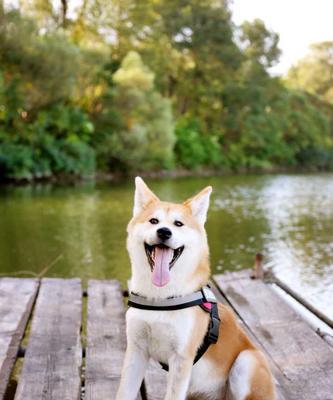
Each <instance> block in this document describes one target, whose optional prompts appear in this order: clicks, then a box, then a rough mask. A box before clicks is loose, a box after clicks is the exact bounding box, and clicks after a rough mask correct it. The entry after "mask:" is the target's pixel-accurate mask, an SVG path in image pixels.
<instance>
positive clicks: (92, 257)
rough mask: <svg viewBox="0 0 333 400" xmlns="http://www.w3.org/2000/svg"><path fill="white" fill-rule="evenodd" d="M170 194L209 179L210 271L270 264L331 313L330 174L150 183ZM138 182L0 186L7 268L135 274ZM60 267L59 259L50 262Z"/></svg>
mask: <svg viewBox="0 0 333 400" xmlns="http://www.w3.org/2000/svg"><path fill="white" fill-rule="evenodd" d="M147 182H148V184H149V185H150V186H151V188H152V189H153V190H154V191H155V192H156V193H157V194H158V195H159V196H160V197H161V198H162V199H164V200H172V201H182V200H184V199H185V198H187V197H189V196H191V195H193V194H194V193H195V192H198V191H199V190H200V189H201V188H203V187H204V186H206V185H212V186H213V188H214V193H213V196H212V202H211V208H210V211H209V217H208V222H207V231H208V238H209V244H210V249H211V264H212V270H213V272H221V271H224V270H238V269H242V268H248V267H251V266H252V264H253V259H254V255H255V253H257V252H259V251H260V252H262V253H263V254H264V255H265V264H266V265H267V266H268V267H272V268H273V270H274V272H275V273H276V274H277V275H278V276H279V277H280V278H281V279H282V280H284V281H285V282H287V283H288V284H289V285H290V286H292V287H293V288H294V289H295V290H296V291H298V292H300V293H301V294H302V295H303V296H304V297H306V298H307V299H308V300H310V301H311V302H313V303H314V304H315V305H316V306H317V307H319V308H320V309H321V310H323V311H324V312H325V313H326V314H327V315H329V316H330V317H333V300H332V299H333V174H313V175H257V176H248V175H243V176H225V177H205V178H179V179H163V180H152V179H148V180H147ZM132 200H133V182H132V180H131V181H126V182H122V183H117V184H115V183H112V184H105V183H103V184H100V183H93V182H88V183H80V184H77V185H75V186H68V187H60V186H52V185H50V184H46V185H45V184H44V185H34V186H22V187H9V186H3V187H0V273H1V275H13V274H15V275H16V276H29V275H31V274H32V273H39V272H40V271H42V270H43V269H44V268H45V267H48V266H50V265H52V267H51V268H50V269H49V270H48V273H47V275H48V276H62V277H73V276H79V277H81V278H83V279H84V281H86V280H87V279H88V278H117V279H120V280H121V281H122V282H123V283H125V282H126V279H127V278H128V277H129V274H130V270H129V262H128V258H127V253H126V250H125V238H126V232H125V231H126V224H127V222H128V220H129V219H130V216H131V209H132ZM53 264H54V265H53Z"/></svg>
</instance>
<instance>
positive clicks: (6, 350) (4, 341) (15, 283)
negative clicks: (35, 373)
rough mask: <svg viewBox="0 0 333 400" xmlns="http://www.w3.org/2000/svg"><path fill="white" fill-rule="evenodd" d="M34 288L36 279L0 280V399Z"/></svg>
mask: <svg viewBox="0 0 333 400" xmlns="http://www.w3.org/2000/svg"><path fill="white" fill-rule="evenodd" d="M37 289H38V280H37V279H19V278H1V279H0V400H2V399H3V398H4V395H5V391H6V387H7V384H8V381H9V377H10V374H11V371H12V368H13V366H14V364H15V360H16V356H17V352H18V349H19V346H20V343H21V340H22V337H23V334H24V330H25V327H26V324H27V322H28V319H29V315H30V312H31V309H32V306H33V302H34V299H35V296H36V293H37Z"/></svg>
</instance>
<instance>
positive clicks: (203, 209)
mask: <svg viewBox="0 0 333 400" xmlns="http://www.w3.org/2000/svg"><path fill="white" fill-rule="evenodd" d="M212 190H213V189H212V187H211V186H207V187H206V188H205V189H203V190H201V192H200V193H198V194H197V195H195V196H194V197H192V198H190V199H188V200H186V201H185V203H184V205H185V206H187V207H189V208H190V209H191V212H192V215H193V216H194V218H196V219H197V221H198V222H199V223H200V224H201V225H204V224H205V222H206V219H207V211H208V207H209V198H210V194H211V193H212Z"/></svg>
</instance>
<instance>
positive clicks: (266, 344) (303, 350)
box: [214, 273, 333, 400]
mask: <svg viewBox="0 0 333 400" xmlns="http://www.w3.org/2000/svg"><path fill="white" fill-rule="evenodd" d="M243 275H244V273H243ZM214 279H215V281H216V283H217V284H218V286H219V287H220V289H221V290H222V292H223V294H224V296H225V297H226V298H227V299H228V301H229V302H230V303H231V305H232V307H233V308H234V309H235V310H236V312H237V314H238V315H239V316H240V318H241V319H242V320H243V321H244V323H245V325H246V326H247V327H248V328H249V329H250V331H251V332H252V333H253V335H254V336H255V338H256V340H257V341H258V342H259V343H260V345H261V346H262V348H263V349H264V350H265V351H266V353H267V354H268V355H269V357H270V358H271V360H273V362H274V364H275V366H276V368H277V369H278V370H279V371H281V373H282V376H283V378H281V379H279V381H280V384H281V385H282V386H283V389H284V391H285V392H286V393H287V398H288V399H289V400H296V399H297V400H299V399H300V398H306V399H307V400H324V399H325V400H329V399H332V398H333V397H332V393H333V350H332V349H331V348H330V347H329V346H328V345H327V343H325V342H324V341H323V340H322V339H321V338H320V337H319V336H318V335H317V334H316V333H315V332H314V331H313V329H312V328H311V327H310V326H309V325H308V324H307V323H306V322H305V321H304V320H303V319H302V318H301V317H300V315H299V314H297V313H296V312H295V311H294V310H293V309H292V308H290V307H289V306H288V304H287V303H286V302H285V301H284V300H283V299H282V298H281V297H280V296H279V295H278V294H277V293H276V292H274V291H273V290H272V289H271V288H270V287H269V286H268V285H267V284H265V283H264V282H262V281H260V280H253V279H246V278H244V277H242V278H240V279H230V274H228V276H227V277H226V279H224V275H215V276H214Z"/></svg>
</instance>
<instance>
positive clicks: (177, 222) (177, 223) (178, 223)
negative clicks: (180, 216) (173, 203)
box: [175, 221, 184, 226]
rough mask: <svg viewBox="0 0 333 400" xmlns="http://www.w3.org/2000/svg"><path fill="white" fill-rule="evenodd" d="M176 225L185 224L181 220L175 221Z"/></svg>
mask: <svg viewBox="0 0 333 400" xmlns="http://www.w3.org/2000/svg"><path fill="white" fill-rule="evenodd" d="M175 225H176V226H183V225H184V224H183V223H182V222H180V221H175Z"/></svg>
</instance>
